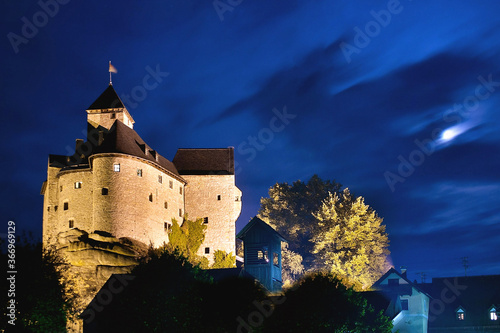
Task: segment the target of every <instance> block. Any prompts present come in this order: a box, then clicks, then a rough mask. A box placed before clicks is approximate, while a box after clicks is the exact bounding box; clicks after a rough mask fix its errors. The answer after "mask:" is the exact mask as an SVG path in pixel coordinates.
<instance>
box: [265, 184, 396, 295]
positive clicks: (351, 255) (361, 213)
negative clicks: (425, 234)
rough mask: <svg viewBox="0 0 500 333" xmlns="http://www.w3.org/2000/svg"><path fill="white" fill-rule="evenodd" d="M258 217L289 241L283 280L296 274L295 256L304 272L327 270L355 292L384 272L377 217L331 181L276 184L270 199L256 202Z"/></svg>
mask: <svg viewBox="0 0 500 333" xmlns="http://www.w3.org/2000/svg"><path fill="white" fill-rule="evenodd" d="M259 217H260V218H262V219H263V220H264V221H266V222H267V223H269V224H270V225H271V226H273V227H274V228H275V229H276V231H278V232H279V233H280V234H281V235H283V237H285V238H286V239H287V240H288V241H289V248H288V250H287V251H289V253H288V254H287V255H285V256H283V268H284V270H285V272H284V276H285V277H288V276H289V277H292V279H293V278H294V277H296V276H297V272H299V271H300V266H297V265H298V263H299V261H298V259H300V258H299V257H298V256H297V255H300V256H302V257H303V259H304V260H303V265H304V270H305V271H310V270H313V269H316V270H327V271H331V272H332V273H335V274H338V275H339V277H340V278H342V279H343V280H344V281H345V282H346V283H348V284H350V285H353V286H354V287H356V288H358V289H360V288H362V287H366V286H369V285H370V284H371V283H373V282H375V281H376V280H377V279H378V278H379V277H380V276H381V275H382V274H383V273H384V272H385V270H386V269H387V268H388V267H387V265H386V258H387V255H388V254H389V251H388V249H387V247H388V238H387V234H386V233H385V227H384V226H383V225H382V224H381V223H382V219H381V218H379V217H378V216H377V215H376V213H375V212H374V210H373V209H372V208H370V207H369V206H368V205H366V204H365V203H364V199H363V198H362V197H358V198H354V197H353V196H352V195H351V194H350V193H349V191H346V190H342V185H340V184H338V183H336V182H335V181H329V180H326V181H324V180H322V179H321V178H320V177H318V176H317V175H314V176H313V177H312V178H311V179H310V180H309V181H308V182H307V183H306V182H302V181H300V180H299V181H296V182H294V183H293V184H292V185H290V184H288V183H277V184H275V185H274V186H273V187H271V188H270V189H269V198H262V199H261V208H260V210H259ZM345 237H347V238H348V240H347V239H344V238H345ZM292 259H293V260H294V261H295V262H290V260H292ZM292 266H293V267H295V268H297V269H296V270H295V273H293V272H292V271H291V270H290V267H292ZM363 271H366V272H365V273H363Z"/></svg>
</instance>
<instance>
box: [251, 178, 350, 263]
mask: <svg viewBox="0 0 500 333" xmlns="http://www.w3.org/2000/svg"><path fill="white" fill-rule="evenodd" d="M341 187H342V185H340V184H338V183H336V182H335V181H329V180H326V181H323V180H322V179H321V178H320V177H318V176H317V175H314V176H313V177H312V178H311V179H310V180H309V181H308V182H307V183H306V182H302V181H300V180H298V181H296V182H294V183H293V184H292V185H289V184H288V183H276V184H275V185H274V186H273V187H271V188H270V189H269V198H262V199H261V201H260V204H261V206H260V210H259V217H260V218H261V219H262V220H264V221H266V222H267V223H269V224H270V225H271V226H272V227H273V228H274V229H276V231H278V232H279V233H280V234H281V235H282V236H283V237H285V239H286V240H287V241H288V244H289V250H290V251H292V252H296V253H298V254H300V255H301V256H302V257H303V259H304V266H305V268H306V269H309V268H311V267H312V261H313V260H312V259H313V256H312V251H313V248H314V244H313V243H312V242H311V241H310V240H311V238H312V237H313V236H314V235H315V234H316V233H317V230H318V228H317V227H318V223H317V220H316V218H315V217H314V216H313V213H315V212H317V211H318V210H319V209H320V208H321V206H322V203H323V201H324V200H325V199H326V198H328V196H329V193H340V190H341Z"/></svg>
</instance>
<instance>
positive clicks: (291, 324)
mask: <svg viewBox="0 0 500 333" xmlns="http://www.w3.org/2000/svg"><path fill="white" fill-rule="evenodd" d="M276 303H278V305H277V306H276V308H275V309H274V313H271V314H270V315H269V316H268V319H267V320H266V321H265V322H264V332H290V333H293V332H335V333H344V332H356V333H361V332H363V333H364V332H373V333H389V332H391V329H392V323H391V320H390V319H389V318H388V317H385V316H383V315H382V313H381V312H379V313H376V312H375V310H374V309H373V307H371V306H370V305H368V303H367V301H366V299H365V298H363V297H362V295H361V293H358V292H356V291H354V290H353V289H352V288H347V287H345V286H344V285H343V284H342V283H341V281H340V280H338V279H337V278H336V277H335V276H334V275H332V274H329V273H315V274H310V275H308V276H306V277H305V278H303V279H302V280H301V281H300V282H298V283H296V284H295V285H294V286H293V287H292V288H290V289H288V290H287V291H286V292H285V294H284V296H283V297H281V299H280V300H279V301H278V302H276Z"/></svg>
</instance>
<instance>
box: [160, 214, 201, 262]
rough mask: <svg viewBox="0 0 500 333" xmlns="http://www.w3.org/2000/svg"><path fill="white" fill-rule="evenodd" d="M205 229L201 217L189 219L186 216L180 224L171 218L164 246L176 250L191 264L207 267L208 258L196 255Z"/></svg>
mask: <svg viewBox="0 0 500 333" xmlns="http://www.w3.org/2000/svg"><path fill="white" fill-rule="evenodd" d="M206 229H207V226H206V225H205V224H203V220H202V219H197V220H195V221H191V220H189V219H188V218H187V216H186V217H185V218H184V222H183V223H182V225H181V226H179V224H178V223H177V220H175V219H173V220H172V231H171V233H170V234H169V237H168V238H169V242H168V244H167V245H166V248H167V249H169V250H177V251H178V252H179V253H180V254H181V255H182V256H184V257H185V258H187V259H188V261H189V262H191V263H192V264H193V265H197V264H199V265H200V266H201V268H208V259H207V258H205V257H202V256H198V255H197V252H198V249H199V248H200V246H201V244H202V243H203V241H204V240H205V230H206Z"/></svg>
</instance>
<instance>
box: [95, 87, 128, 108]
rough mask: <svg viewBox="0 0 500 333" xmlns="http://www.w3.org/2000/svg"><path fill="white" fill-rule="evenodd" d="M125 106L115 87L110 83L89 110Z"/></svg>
mask: <svg viewBox="0 0 500 333" xmlns="http://www.w3.org/2000/svg"><path fill="white" fill-rule="evenodd" d="M124 107H125V106H124V105H123V103H122V101H121V99H120V97H118V94H117V93H116V91H115V89H114V88H113V86H112V85H111V84H110V85H109V86H108V88H107V89H106V90H104V92H103V93H102V94H101V96H99V97H98V98H97V99H96V100H95V102H94V103H92V105H91V106H89V108H88V109H87V110H98V109H118V108H124Z"/></svg>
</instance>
